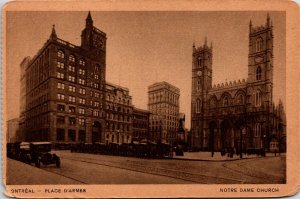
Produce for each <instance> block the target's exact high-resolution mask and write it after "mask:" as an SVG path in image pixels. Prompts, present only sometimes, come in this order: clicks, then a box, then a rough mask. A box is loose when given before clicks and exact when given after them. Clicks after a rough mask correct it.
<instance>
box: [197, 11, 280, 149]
mask: <svg viewBox="0 0 300 199" xmlns="http://www.w3.org/2000/svg"><path fill="white" fill-rule="evenodd" d="M212 60H213V48H212V45H211V46H208V45H207V41H206V40H205V44H204V45H203V46H200V47H195V45H194V46H193V66H192V101H191V132H192V146H193V147H194V148H198V149H201V150H209V151H219V150H221V149H226V148H235V149H240V147H242V149H243V151H245V150H248V149H262V148H265V149H267V150H268V149H269V147H270V146H269V145H270V141H271V140H274V139H277V140H280V139H281V138H280V137H279V134H280V133H279V131H280V130H279V129H278V125H276V123H277V122H276V121H275V120H277V119H276V118H277V117H276V111H274V103H273V67H274V66H273V26H272V22H271V20H270V18H269V16H268V17H267V20H266V24H265V25H264V26H259V27H253V26H252V22H251V21H250V24H249V54H248V78H247V80H238V81H234V82H229V83H228V82H226V83H222V84H221V85H220V84H218V85H214V86H212V75H213V71H212Z"/></svg>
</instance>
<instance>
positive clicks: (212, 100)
mask: <svg viewBox="0 0 300 199" xmlns="http://www.w3.org/2000/svg"><path fill="white" fill-rule="evenodd" d="M216 105H217V102H216V99H215V98H212V99H211V100H210V103H209V106H210V108H216Z"/></svg>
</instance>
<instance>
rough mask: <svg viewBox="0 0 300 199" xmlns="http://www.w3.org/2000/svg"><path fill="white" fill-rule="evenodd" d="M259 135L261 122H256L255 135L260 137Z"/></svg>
mask: <svg viewBox="0 0 300 199" xmlns="http://www.w3.org/2000/svg"><path fill="white" fill-rule="evenodd" d="M260 136H261V124H260V123H256V124H255V137H260Z"/></svg>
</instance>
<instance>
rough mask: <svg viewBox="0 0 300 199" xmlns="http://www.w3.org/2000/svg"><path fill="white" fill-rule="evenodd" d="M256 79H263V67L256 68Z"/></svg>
mask: <svg viewBox="0 0 300 199" xmlns="http://www.w3.org/2000/svg"><path fill="white" fill-rule="evenodd" d="M256 80H261V67H260V66H258V67H257V68H256Z"/></svg>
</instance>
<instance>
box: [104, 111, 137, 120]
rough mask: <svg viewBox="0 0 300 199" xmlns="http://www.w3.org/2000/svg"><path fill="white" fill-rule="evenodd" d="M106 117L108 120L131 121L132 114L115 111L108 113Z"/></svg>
mask: <svg viewBox="0 0 300 199" xmlns="http://www.w3.org/2000/svg"><path fill="white" fill-rule="evenodd" d="M106 119H107V120H117V121H123V122H125V121H127V122H131V116H127V115H124V116H123V115H119V114H113V113H106Z"/></svg>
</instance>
